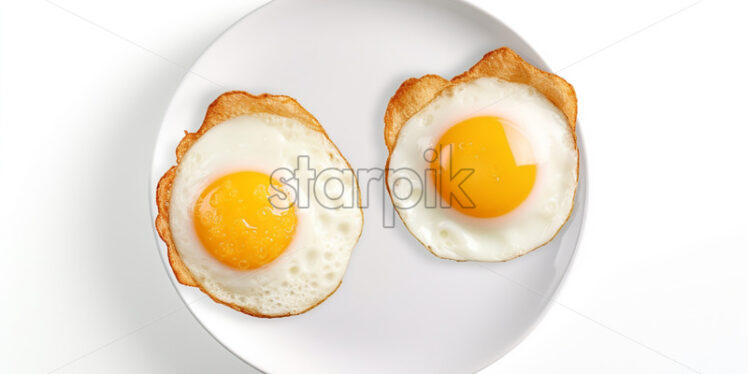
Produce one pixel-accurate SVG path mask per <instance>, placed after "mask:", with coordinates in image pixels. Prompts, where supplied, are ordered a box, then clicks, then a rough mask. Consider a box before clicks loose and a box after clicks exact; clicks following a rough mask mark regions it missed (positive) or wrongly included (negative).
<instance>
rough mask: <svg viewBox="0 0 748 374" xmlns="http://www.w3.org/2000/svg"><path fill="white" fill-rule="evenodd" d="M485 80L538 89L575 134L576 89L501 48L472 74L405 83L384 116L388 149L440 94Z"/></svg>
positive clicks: (484, 58) (433, 77)
mask: <svg viewBox="0 0 748 374" xmlns="http://www.w3.org/2000/svg"><path fill="white" fill-rule="evenodd" d="M484 77H494V78H499V79H502V80H505V81H509V82H514V83H522V84H526V85H529V86H532V87H535V88H536V89H537V90H538V91H540V92H541V93H542V94H543V95H544V96H545V97H546V98H548V100H550V101H551V103H553V105H555V106H556V107H557V108H558V109H560V110H561V112H562V113H563V114H564V116H566V121H567V123H568V124H569V127H571V129H572V133H573V132H574V130H575V128H576V121H577V96H576V93H575V92H574V87H572V86H571V85H570V84H569V83H568V82H566V81H565V80H564V79H563V78H561V77H559V76H558V75H555V74H553V73H548V72H545V71H542V70H540V69H538V68H536V67H534V66H532V65H530V64H529V63H528V62H527V61H525V60H523V59H522V57H520V56H519V55H518V54H516V53H515V52H514V51H512V50H511V49H509V48H507V47H501V48H499V49H496V50H493V51H491V52H488V53H486V54H485V55H484V56H483V58H482V59H481V60H480V61H478V62H477V63H476V64H475V65H473V66H472V67H471V68H470V69H469V70H468V71H466V72H464V73H462V74H460V75H458V76H456V77H454V78H452V79H451V80H449V81H448V80H446V79H444V78H442V77H440V76H438V75H425V76H423V77H421V78H417V79H416V78H410V79H408V80H406V81H405V82H403V83H402V84H401V85H400V88H398V89H397V92H395V95H394V96H392V98H391V99H390V102H389V104H388V105H387V110H386V111H385V115H384V124H385V127H384V142H385V144H386V145H387V149H388V150H389V151H390V152H391V151H392V147H394V146H395V141H396V140H397V134H398V133H399V132H400V129H401V128H402V127H403V125H404V124H405V122H407V121H408V119H410V118H411V117H413V115H415V114H416V113H418V112H419V111H420V110H421V109H423V108H424V107H426V105H428V104H429V103H430V102H431V101H432V100H433V99H434V98H436V97H437V96H438V94H439V93H440V92H442V91H443V90H445V89H447V88H449V87H452V86H455V85H457V84H460V83H466V82H470V81H473V80H475V79H478V78H484Z"/></svg>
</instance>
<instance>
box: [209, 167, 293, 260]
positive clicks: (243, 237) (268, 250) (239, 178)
mask: <svg viewBox="0 0 748 374" xmlns="http://www.w3.org/2000/svg"><path fill="white" fill-rule="evenodd" d="M271 183H272V186H271ZM277 191H282V190H281V189H280V183H279V182H278V181H276V180H275V179H271V178H270V176H269V175H267V174H263V173H258V172H253V171H242V172H237V173H233V174H229V175H226V176H223V177H221V178H219V179H217V180H216V181H214V182H213V183H211V184H210V185H209V186H208V187H207V188H205V190H203V192H202V193H201V194H200V197H199V198H198V199H197V202H196V203H195V208H194V222H195V230H196V231H197V236H198V238H199V239H200V242H201V243H202V244H203V246H204V247H205V249H206V250H207V251H208V252H209V253H210V254H211V256H213V257H214V258H215V259H217V260H218V261H220V262H221V263H223V264H225V265H227V266H230V267H232V268H234V269H238V270H250V269H256V268H259V267H261V266H263V265H265V264H267V263H270V262H271V261H273V260H274V259H276V258H277V257H278V256H280V255H281V254H282V253H283V251H284V250H285V249H286V248H287V247H288V245H289V244H290V243H291V240H292V239H293V236H294V231H295V229H296V212H295V210H294V206H293V205H291V206H290V207H284V208H283V209H279V208H276V207H274V206H273V205H272V204H271V203H270V197H271V196H272V195H274V194H276V193H278V192H277Z"/></svg>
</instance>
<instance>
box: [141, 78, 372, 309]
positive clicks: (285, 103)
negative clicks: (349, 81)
mask: <svg viewBox="0 0 748 374" xmlns="http://www.w3.org/2000/svg"><path fill="white" fill-rule="evenodd" d="M256 113H267V114H272V115H277V116H281V117H287V118H292V119H295V120H297V121H299V122H301V123H302V124H303V125H304V126H307V127H308V128H310V129H312V130H314V131H317V132H320V133H322V135H324V136H325V139H327V140H328V141H329V142H330V144H332V146H333V147H334V148H335V151H337V153H338V155H340V157H341V158H342V159H343V161H345V163H346V165H348V168H351V164H350V163H349V162H348V159H346V158H345V156H343V154H342V153H341V152H340V149H338V146H337V145H335V143H334V142H333V141H332V140H331V139H330V137H329V136H328V135H327V133H326V132H325V130H324V128H323V127H322V125H321V124H320V123H319V121H317V119H316V118H315V117H314V116H313V115H312V114H311V113H309V112H308V111H307V110H306V109H304V107H303V106H301V104H299V103H298V102H297V101H296V100H295V99H293V98H292V97H289V96H284V95H271V94H267V93H265V94H261V95H252V94H250V93H247V92H244V91H229V92H225V93H223V94H221V95H220V96H218V97H217V98H216V99H215V100H214V101H213V102H212V103H211V104H210V105H209V106H208V110H207V111H206V113H205V119H204V120H203V123H202V125H201V126H200V128H199V129H197V131H195V132H193V133H190V132H188V131H185V135H184V137H183V138H182V140H181V141H180V142H179V145H177V149H176V156H177V164H176V165H174V166H172V167H171V168H169V170H167V171H166V173H164V175H163V176H162V177H161V179H160V180H159V181H158V186H157V187H156V204H157V206H158V215H157V216H156V221H155V225H156V231H157V232H158V235H159V237H161V240H163V241H164V243H165V244H166V247H167V254H168V258H169V265H170V266H171V268H172V271H174V276H175V277H176V278H177V281H178V282H179V283H181V284H183V285H185V286H191V287H197V288H199V289H200V290H201V291H202V292H203V293H205V294H206V295H208V296H209V297H210V298H211V299H213V301H215V302H216V303H219V304H223V305H226V306H228V307H230V308H232V309H234V310H237V311H239V312H242V313H244V314H248V315H251V316H254V317H259V318H280V317H289V316H293V315H299V314H303V313H306V312H308V311H310V310H312V309H314V308H315V307H317V306H318V305H320V304H322V303H323V302H324V301H325V300H327V299H328V298H329V297H330V296H331V295H332V294H334V293H335V291H337V290H338V288H340V285H341V284H342V283H343V281H342V280H341V281H340V282H339V283H338V285H337V286H336V287H335V289H333V290H332V292H330V293H329V294H328V295H327V296H325V297H324V298H322V299H321V300H320V301H319V302H317V303H316V304H314V305H312V306H310V307H309V308H307V309H304V310H302V311H300V312H298V313H287V314H282V315H267V314H262V313H261V312H258V311H256V310H252V309H249V308H244V307H241V306H239V305H236V304H232V303H228V302H225V301H222V300H219V299H218V298H217V297H215V296H214V295H212V294H211V293H210V292H208V291H207V290H206V289H205V288H203V287H202V286H201V285H200V284H199V283H198V282H197V281H196V280H195V278H194V277H193V276H192V273H191V272H190V270H189V269H188V268H187V266H186V265H185V264H184V262H182V258H181V257H180V256H179V252H178V251H177V248H176V245H175V244H174V240H173V238H172V235H171V228H170V226H169V202H170V201H171V190H172V185H173V183H174V178H175V177H176V175H177V167H178V166H179V163H180V162H181V161H182V157H183V156H184V155H185V153H187V151H188V150H189V149H190V147H192V145H193V144H194V143H195V142H196V141H197V140H198V139H200V137H201V136H202V135H203V134H205V133H206V132H207V131H208V130H210V129H211V128H213V127H214V126H216V125H218V124H220V123H223V122H224V121H227V120H229V119H232V118H235V117H239V116H243V115H250V114H256ZM351 169H352V168H351ZM354 181H355V182H356V189H357V191H358V206H359V210H360V211H361V217H362V221H361V227H360V228H359V232H358V236H357V238H356V243H358V240H359V239H360V238H361V233H362V231H363V215H364V214H363V209H362V208H361V188H360V186H359V184H358V179H357V178H355V176H354ZM354 246H355V244H354Z"/></svg>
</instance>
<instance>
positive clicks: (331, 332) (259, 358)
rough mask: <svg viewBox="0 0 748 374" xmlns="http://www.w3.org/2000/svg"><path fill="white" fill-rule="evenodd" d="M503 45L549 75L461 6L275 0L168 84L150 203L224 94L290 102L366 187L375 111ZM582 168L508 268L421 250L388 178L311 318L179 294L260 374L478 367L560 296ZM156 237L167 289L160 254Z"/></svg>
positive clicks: (581, 198)
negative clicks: (546, 238) (560, 211)
mask: <svg viewBox="0 0 748 374" xmlns="http://www.w3.org/2000/svg"><path fill="white" fill-rule="evenodd" d="M501 46H508V47H511V48H512V49H514V50H515V51H516V52H517V53H519V54H520V55H521V56H522V57H524V58H525V59H526V60H528V61H529V62H530V63H532V64H534V65H535V66H537V67H539V68H541V69H544V70H548V66H547V65H546V64H545V63H544V62H543V60H542V59H541V58H540V57H539V56H538V55H537V53H535V52H534V51H533V50H532V48H531V47H530V46H529V45H528V44H527V43H525V42H524V41H523V40H522V39H521V38H520V37H519V36H517V34H515V33H514V32H513V31H511V30H510V29H509V28H508V27H506V26H505V25H503V24H502V23H501V22H499V21H498V20H496V19H495V18H493V17H491V16H490V15H488V14H486V13H484V12H483V11H481V10H479V9H476V8H475V7H473V6H471V5H469V4H466V3H463V2H458V1H447V0H437V1H434V0H410V1H395V0H380V1H363V0H353V1H351V0H325V1H308V0H279V1H274V2H271V3H269V4H268V5H266V6H263V7H261V8H259V9H258V10H256V11H254V12H253V13H251V14H249V15H248V16H246V17H244V18H243V19H242V20H240V21H239V22H237V23H236V24H235V25H234V26H232V27H231V28H230V29H229V30H228V31H226V32H225V33H224V34H223V35H222V36H221V37H220V38H218V40H216V41H215V42H214V43H213V45H211V46H210V47H209V48H208V49H207V51H205V53H204V54H203V55H202V56H201V57H200V58H199V59H198V61H197V62H196V63H195V65H194V66H193V67H192V69H191V72H190V73H188V74H187V75H186V76H185V78H184V81H183V82H182V83H181V85H180V86H179V89H178V90H177V92H176V94H175V95H174V98H173V99H172V102H171V104H170V106H169V108H168V111H167V112H166V116H165V118H164V121H163V124H162V128H161V131H160V133H159V138H158V141H157V143H156V149H155V154H154V159H153V169H152V175H151V197H150V198H151V201H152V205H155V204H153V201H154V200H155V188H156V184H157V183H158V180H159V178H160V177H161V175H163V173H164V172H165V171H166V170H167V169H168V168H169V167H170V166H171V165H173V164H174V163H175V158H174V150H175V148H176V146H177V143H178V141H179V140H180V139H181V137H182V136H183V135H184V130H190V131H195V130H196V129H197V128H198V127H199V126H200V124H201V123H202V120H203V116H204V115H205V110H206V108H207V106H208V104H210V102H211V101H212V100H213V99H215V98H216V97H217V96H218V95H220V94H221V93H223V92H225V91H229V90H244V91H247V92H250V93H254V94H260V93H265V92H267V93H272V94H283V95H288V96H291V97H293V98H295V99H296V100H298V101H299V103H301V105H303V106H304V107H305V108H306V109H307V110H308V111H309V112H311V113H312V114H313V115H314V116H316V117H317V119H318V120H319V121H320V123H322V125H323V126H324V127H325V129H326V130H327V132H328V134H329V135H330V138H331V139H332V141H333V142H334V143H335V144H336V145H337V146H338V147H339V148H340V150H341V152H342V153H343V155H345V157H346V158H347V159H348V160H349V161H350V163H351V165H352V166H353V167H354V168H357V169H363V168H371V169H373V170H372V172H371V173H370V174H369V175H370V176H372V177H374V176H376V175H377V172H378V170H381V169H382V168H383V167H384V164H385V161H386V158H387V150H386V148H385V145H384V139H383V138H384V136H383V128H384V123H383V117H384V110H385V108H386V106H387V102H388V100H389V98H390V97H391V96H392V95H393V94H394V92H395V90H396V89H397V88H398V86H399V85H400V83H401V82H403V81H404V80H405V79H407V78H409V77H419V76H422V75H424V74H439V75H441V76H444V77H447V78H451V77H452V76H454V75H457V74H459V73H461V72H463V71H464V70H466V69H467V68H469V67H470V66H472V65H473V64H474V63H475V62H476V61H478V60H479V59H480V58H481V57H482V56H483V54H484V53H486V52H488V51H490V50H493V49H496V48H498V47H501ZM584 170H585V168H584V163H582V167H581V175H580V184H579V188H578V191H577V196H576V207H575V209H574V213H573V214H572V216H571V218H570V219H569V221H568V222H567V223H566V225H565V226H564V228H563V229H562V230H561V232H560V233H559V234H558V235H557V237H556V238H555V239H554V240H553V241H552V242H551V243H549V244H548V245H546V246H544V247H542V248H539V249H537V250H536V251H534V252H531V253H530V254H528V255H526V256H523V257H520V258H518V259H515V260H512V261H509V262H506V263H475V262H464V263H458V262H453V261H447V260H441V259H438V258H436V257H435V256H433V255H431V254H430V253H429V252H428V250H426V249H425V248H423V247H422V246H421V245H420V244H419V243H418V241H416V239H415V238H413V237H412V236H411V235H410V234H409V233H408V232H407V230H405V228H404V227H403V225H402V223H401V222H400V220H399V218H397V217H396V215H395V214H394V212H393V210H392V205H391V202H390V200H389V198H388V197H387V196H386V191H385V189H384V184H383V181H382V180H381V179H380V180H376V179H373V178H370V181H368V182H367V181H366V180H363V179H362V180H361V181H360V183H361V189H362V194H363V196H362V197H363V198H364V200H365V201H368V207H367V208H366V209H365V210H364V218H365V223H364V230H363V234H362V235H361V239H360V240H359V242H358V245H357V246H356V248H355V249H354V251H353V256H352V258H351V261H350V264H349V266H348V271H347V273H346V275H345V278H344V280H343V284H342V285H341V287H340V288H339V289H338V291H337V292H336V293H335V294H333V295H332V296H331V297H330V298H329V299H328V300H327V301H325V302H324V303H322V304H321V305H320V306H318V307H317V308H315V309H313V310H311V311H309V312H307V313H305V314H302V315H299V316H294V317H289V318H279V319H261V318H254V317H251V316H248V315H244V314H242V313H239V312H237V311H234V310H232V309H230V308H228V307H225V306H223V305H219V304H216V303H214V302H212V301H211V300H210V299H209V298H207V297H205V296H204V295H203V294H202V293H201V292H200V291H198V290H197V289H195V288H192V287H186V286H182V285H178V284H177V286H176V289H177V291H178V292H179V294H180V296H181V297H182V299H183V300H184V301H185V303H186V304H187V305H188V307H189V309H190V310H191V311H192V313H193V314H194V315H195V317H196V318H197V319H198V321H200V323H201V324H202V325H203V326H204V327H205V328H206V329H207V330H208V331H209V332H210V333H211V334H212V335H213V336H214V337H215V338H216V339H217V340H218V341H219V342H221V343H222V344H223V345H224V346H225V347H226V348H228V349H229V350H230V351H232V352H233V353H234V354H236V355H237V356H239V357H240V358H241V359H243V360H245V361H246V362H248V363H250V364H251V365H253V366H255V367H257V368H258V369H260V370H263V371H268V372H272V373H292V372H307V373H308V372H325V373H351V372H357V373H361V372H372V373H382V372H388V373H392V372H406V373H407V372H411V373H412V372H428V373H439V372H445V373H455V372H475V371H477V370H479V369H481V368H484V367H486V366H488V365H489V364H491V363H492V362H494V361H495V360H497V359H498V358H499V357H501V356H502V355H503V354H505V353H506V352H508V351H509V350H510V349H511V348H512V347H513V346H515V345H516V344H517V343H519V342H520V341H521V340H522V338H523V337H524V336H525V335H527V334H528V333H529V332H530V331H531V329H532V328H533V326H534V325H535V324H536V323H537V322H538V321H539V319H540V318H541V316H542V315H543V312H544V311H545V309H546V308H547V306H548V304H549V301H550V299H551V298H552V296H553V294H554V293H555V292H556V290H557V289H558V286H559V284H560V283H561V280H562V278H563V276H564V274H565V273H566V271H567V269H568V267H569V265H570V262H571V260H572V257H573V255H574V251H575V248H576V243H577V239H578V237H579V233H580V228H581V224H582V216H583V212H584V205H585V200H586V183H585V175H584V174H585V173H584ZM379 175H381V173H380V174H379ZM152 214H153V217H154V218H155V215H156V214H157V212H156V209H155V206H153V207H152ZM387 226H394V227H387ZM157 241H158V248H159V251H160V253H161V256H162V258H163V260H164V263H166V264H167V270H168V272H169V274H170V276H171V277H172V281H173V282H175V284H176V280H175V279H174V276H173V274H172V272H171V269H170V268H169V267H168V262H167V257H166V247H165V246H164V244H163V242H161V241H160V240H157Z"/></svg>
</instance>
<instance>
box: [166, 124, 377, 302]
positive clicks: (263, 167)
mask: <svg viewBox="0 0 748 374" xmlns="http://www.w3.org/2000/svg"><path fill="white" fill-rule="evenodd" d="M298 156H308V160H309V164H310V165H309V166H310V169H311V170H317V171H321V170H324V169H327V168H337V169H341V170H343V169H348V168H349V167H348V164H347V163H346V161H345V159H343V157H342V156H341V155H340V153H339V152H338V150H337V149H336V148H335V146H334V145H333V144H332V142H330V141H329V140H328V139H327V138H326V137H325V136H324V135H323V134H321V133H320V132H317V131H314V130H312V129H310V128H308V127H306V126H304V125H303V124H302V123H300V122H298V121H296V120H294V119H291V118H286V117H281V116H277V115H270V114H254V115H250V116H240V117H236V118H233V119H230V120H227V121H225V122H223V123H220V124H218V125H216V126H214V127H213V128H211V129H210V130H208V131H207V132H206V133H204V134H203V135H202V136H201V137H200V138H199V139H198V140H197V141H196V142H195V143H194V144H193V145H192V146H191V148H190V149H189V150H188V151H187V152H186V153H185V155H184V157H183V158H182V161H181V162H180V164H179V166H178V169H177V172H176V177H175V178H174V182H173V185H172V195H171V201H170V227H171V232H172V236H173V240H174V243H175V245H176V249H177V251H178V252H179V255H180V257H181V259H182V261H183V262H184V264H185V265H186V266H187V268H189V270H190V272H191V273H192V275H193V278H195V280H196V281H197V282H198V283H199V284H200V286H201V288H203V289H204V290H205V291H206V292H207V293H209V294H210V295H211V296H213V297H215V298H217V299H219V300H221V301H223V302H226V303H229V304H233V305H236V306H239V307H242V308H244V309H247V310H250V311H253V312H254V313H256V314H261V315H265V316H282V315H289V314H297V313H301V312H303V311H305V310H307V309H309V308H311V307H313V306H315V305H317V304H318V303H320V302H321V301H323V300H324V299H325V298H326V297H327V296H329V295H330V294H331V293H332V292H334V291H335V290H336V289H337V287H338V285H339V284H340V282H341V280H342V278H343V275H344V273H345V270H346V267H347V265H348V261H349V259H350V256H351V252H352V249H353V247H354V245H355V244H356V242H357V240H358V237H359V235H360V233H361V229H362V225H363V216H362V213H361V210H360V208H359V207H358V200H357V199H358V185H357V184H356V182H355V179H353V178H352V177H351V178H345V179H342V181H343V191H342V195H341V196H340V197H339V199H329V198H327V197H326V196H325V195H324V194H319V193H318V194H317V195H316V196H318V197H319V199H317V198H315V195H314V191H308V190H307V187H308V186H304V185H301V186H298V185H297V186H295V187H296V188H298V190H297V193H298V194H306V196H311V198H310V199H309V206H308V207H307V208H303V207H298V206H297V207H296V214H297V226H296V232H295V235H294V238H293V239H292V241H291V243H290V244H289V246H288V247H287V248H286V250H285V251H284V252H283V253H282V254H281V255H280V256H279V257H278V258H276V259H275V260H274V261H272V262H271V263H269V264H266V265H265V266H263V267H260V268H258V269H254V270H249V271H239V270H235V269H232V268H230V267H228V266H226V265H224V264H222V263H220V262H219V261H218V260H216V259H215V258H214V257H212V256H211V255H210V254H209V253H208V252H207V251H206V250H205V248H204V247H203V246H202V244H201V242H200V240H199V239H198V237H197V234H196V232H195V227H194V222H193V208H194V204H195V201H196V200H197V198H198V197H199V195H200V193H201V192H202V191H203V189H204V188H205V187H207V186H208V185H209V184H210V183H211V182H213V181H215V180H216V179H218V178H220V177H221V176H223V175H226V174H230V173H233V172H237V171H245V170H246V171H258V172H263V173H266V174H268V175H272V173H273V171H274V170H276V169H279V168H287V169H288V170H294V169H296V168H297V166H298V165H297V160H298ZM302 174H303V173H301V172H300V174H299V176H302V177H303V175H302ZM320 185H321V182H320V183H317V184H316V185H315V186H316V187H317V188H319V186H320ZM289 192H291V191H290V190H289ZM318 192H319V191H318ZM334 197H337V196H334ZM354 200H355V202H356V205H355V207H350V206H349V204H342V203H343V202H350V201H354ZM335 203H340V204H335ZM334 205H340V207H338V208H330V207H331V206H334Z"/></svg>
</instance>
